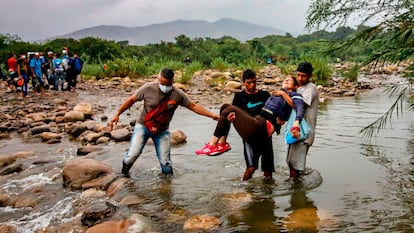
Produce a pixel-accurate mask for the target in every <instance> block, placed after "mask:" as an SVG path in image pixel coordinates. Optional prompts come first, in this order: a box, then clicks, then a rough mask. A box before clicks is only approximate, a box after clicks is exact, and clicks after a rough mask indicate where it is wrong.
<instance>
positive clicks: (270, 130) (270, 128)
mask: <svg viewBox="0 0 414 233" xmlns="http://www.w3.org/2000/svg"><path fill="white" fill-rule="evenodd" d="M266 129H267V136H268V137H270V136H272V134H273V133H274V132H275V129H274V127H273V125H272V123H270V121H268V120H266Z"/></svg>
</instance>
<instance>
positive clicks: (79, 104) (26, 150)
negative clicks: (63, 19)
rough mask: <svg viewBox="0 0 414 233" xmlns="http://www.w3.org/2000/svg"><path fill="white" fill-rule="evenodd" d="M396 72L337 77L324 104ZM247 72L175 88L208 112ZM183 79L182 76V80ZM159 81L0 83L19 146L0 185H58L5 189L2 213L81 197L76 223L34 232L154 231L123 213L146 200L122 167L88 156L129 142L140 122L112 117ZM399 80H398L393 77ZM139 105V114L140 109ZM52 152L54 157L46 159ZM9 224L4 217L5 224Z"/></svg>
mask: <svg viewBox="0 0 414 233" xmlns="http://www.w3.org/2000/svg"><path fill="white" fill-rule="evenodd" d="M397 72H398V69H396V70H395V71H394V72H392V73H391V74H385V73H381V74H372V75H370V76H361V80H359V81H358V82H355V83H350V82H345V81H341V79H334V80H333V81H332V82H331V83H330V84H329V86H328V87H321V86H320V87H319V90H320V92H321V98H323V99H325V100H326V99H329V98H333V97H336V96H353V95H357V94H358V93H359V92H360V91H364V90H366V89H372V88H376V87H379V86H382V85H386V84H389V83H394V81H393V79H394V78H395V77H396V74H398V73H397ZM241 73H242V71H235V72H218V71H213V70H207V71H202V72H198V73H196V74H195V76H194V78H193V79H192V80H191V82H189V83H188V84H185V85H183V84H179V83H176V84H175V85H176V86H177V87H178V88H181V89H183V90H184V91H185V92H186V93H187V94H188V95H189V96H190V98H191V99H193V100H194V101H196V102H199V103H201V104H202V105H204V106H219V105H221V104H222V103H228V102H231V99H232V97H233V93H234V92H236V91H239V90H240V88H241V82H240V75H241ZM180 75H181V74H180V73H179V72H177V78H179V77H180ZM258 76H259V82H258V87H259V88H261V89H266V90H273V89H276V88H279V87H280V85H281V81H282V78H283V77H282V75H281V74H280V70H279V69H277V67H274V66H266V67H264V68H263V69H262V70H260V71H259V72H258ZM154 80H155V77H148V78H146V79H140V80H131V79H129V78H117V77H114V78H111V79H106V80H93V81H92V80H91V81H84V82H82V83H80V84H79V86H78V89H77V91H76V92H61V93H56V92H54V91H47V92H46V93H45V94H44V95H43V96H40V95H38V94H36V93H30V95H31V97H30V98H22V97H21V96H20V94H19V93H16V92H10V91H9V90H7V88H6V87H5V86H4V84H3V85H0V96H1V97H0V98H1V99H2V101H1V106H0V109H1V111H0V119H1V123H0V139H1V140H2V142H7V141H8V140H14V139H17V140H20V144H21V145H20V146H15V147H14V148H12V149H10V147H9V146H8V145H6V144H7V143H3V144H2V147H0V149H1V152H0V183H1V184H9V182H8V181H9V180H15V179H24V178H26V177H27V176H28V175H29V174H31V175H33V172H35V173H39V174H40V173H44V174H46V176H47V177H48V181H49V182H50V183H53V184H54V186H53V187H50V186H49V185H50V183H48V182H46V183H45V184H44V186H36V187H28V188H27V189H25V190H13V188H5V187H2V189H1V190H2V193H1V194H0V207H4V208H7V207H9V208H14V209H22V210H26V209H30V210H31V211H36V210H39V209H40V206H45V205H47V204H50V203H48V201H50V198H48V196H49V195H53V196H54V198H55V199H64V198H65V197H66V195H73V196H76V193H82V195H80V196H79V197H76V198H74V199H76V201H74V202H75V203H77V205H76V206H75V207H74V209H75V210H74V211H73V216H67V218H68V219H71V220H70V221H68V222H64V223H63V222H56V223H50V224H49V227H46V228H42V229H31V230H33V232H70V231H73V232H89V233H91V232H103V231H102V229H103V228H105V229H106V230H108V229H109V230H110V231H107V232H123V231H125V229H128V228H132V227H135V228H138V227H140V229H142V230H141V231H138V232H146V230H148V227H149V225H146V224H145V220H143V218H142V216H139V215H129V216H127V217H125V216H122V214H120V209H122V208H124V207H125V206H131V205H134V204H137V203H139V202H140V201H141V200H140V199H139V198H138V197H136V196H134V195H132V194H131V193H130V192H129V191H128V182H130V181H129V180H128V179H125V178H120V177H119V176H118V170H117V169H118V166H114V167H113V166H111V165H108V164H105V163H102V162H101V161H99V159H98V158H97V157H96V156H89V155H96V152H99V151H100V150H104V149H105V148H108V147H111V146H113V145H114V144H116V143H119V142H124V141H128V140H129V138H130V136H131V129H132V126H133V124H134V122H130V123H129V124H125V123H124V124H120V125H119V126H118V128H117V129H115V130H113V131H110V129H109V127H108V125H107V123H108V119H110V118H111V117H112V114H113V112H114V110H115V109H116V108H117V107H118V106H119V104H120V103H121V101H123V100H124V99H125V98H126V97H127V96H129V95H130V94H131V93H132V92H133V91H134V90H135V89H136V88H138V87H140V86H142V85H143V84H144V83H145V82H148V81H154ZM395 82H399V80H398V79H395ZM137 105H138V106H137V109H136V110H137V111H138V110H139V107H140V104H137ZM172 140H173V144H174V145H177V144H180V143H185V142H186V136H185V135H184V134H183V132H181V131H180V130H176V131H174V132H172ZM34 143H41V144H42V145H44V150H41V151H42V152H39V151H35V150H31V145H32V144H34ZM61 144H64V145H70V147H73V148H75V151H76V152H75V153H74V154H75V156H72V155H70V156H65V155H63V156H59V155H61V154H64V153H63V149H61V147H59V145H61ZM49 151H52V152H51V153H52V154H53V156H55V157H53V156H48V155H47V153H48V152H49ZM57 156H59V157H58V158H56V157H57ZM55 184H58V185H55ZM62 186H63V188H62ZM71 192H73V193H71ZM68 193H69V194H68ZM85 196H86V197H88V198H87V201H86V199H85ZM234 198H239V197H234ZM23 212H24V211H23ZM7 218H8V217H5V216H2V219H7ZM9 219H13V218H12V217H9ZM109 220H110V221H109ZM218 224H220V221H219V220H218V219H217V218H215V217H214V216H208V215H200V216H193V217H190V218H188V219H187V221H186V224H184V226H185V228H186V229H185V230H197V229H214V227H217V226H218ZM115 229H116V230H115ZM0 232H17V229H15V227H14V226H13V225H9V224H7V221H6V222H4V223H1V224H0Z"/></svg>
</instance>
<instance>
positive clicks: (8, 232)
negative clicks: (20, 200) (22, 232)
mask: <svg viewBox="0 0 414 233" xmlns="http://www.w3.org/2000/svg"><path fill="white" fill-rule="evenodd" d="M0 232H4V233H19V231H17V229H16V228H15V227H14V226H9V225H3V224H1V225H0Z"/></svg>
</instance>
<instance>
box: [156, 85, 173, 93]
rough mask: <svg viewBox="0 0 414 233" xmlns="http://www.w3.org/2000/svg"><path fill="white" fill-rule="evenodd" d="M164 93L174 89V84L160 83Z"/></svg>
mask: <svg viewBox="0 0 414 233" xmlns="http://www.w3.org/2000/svg"><path fill="white" fill-rule="evenodd" d="M158 86H159V87H160V90H161V92H162V93H168V92H170V91H171V90H172V86H167V85H162V84H158Z"/></svg>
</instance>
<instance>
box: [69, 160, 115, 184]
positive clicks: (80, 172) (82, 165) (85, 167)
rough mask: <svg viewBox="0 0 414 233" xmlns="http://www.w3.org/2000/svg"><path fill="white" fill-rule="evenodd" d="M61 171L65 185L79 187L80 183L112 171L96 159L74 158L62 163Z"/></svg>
mask: <svg viewBox="0 0 414 233" xmlns="http://www.w3.org/2000/svg"><path fill="white" fill-rule="evenodd" d="M62 173H63V185H64V186H65V187H69V188H71V189H81V188H82V184H84V183H86V182H88V181H91V180H93V179H96V178H98V177H101V176H104V175H108V174H110V173H113V169H112V168H111V167H110V166H108V165H106V164H104V163H102V162H100V161H97V160H93V159H84V158H76V159H73V160H70V161H69V162H67V163H66V164H65V165H64V167H63V172H62Z"/></svg>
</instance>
